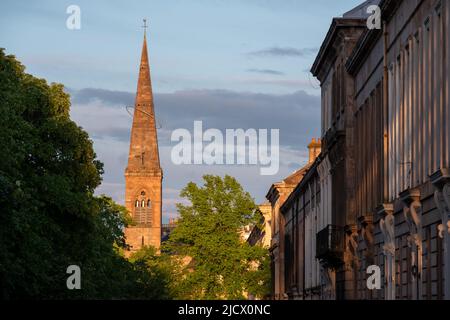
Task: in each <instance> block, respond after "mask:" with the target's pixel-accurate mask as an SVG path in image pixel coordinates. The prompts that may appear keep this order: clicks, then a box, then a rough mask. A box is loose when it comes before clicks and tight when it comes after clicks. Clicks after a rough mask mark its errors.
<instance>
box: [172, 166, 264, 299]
mask: <svg viewBox="0 0 450 320" xmlns="http://www.w3.org/2000/svg"><path fill="white" fill-rule="evenodd" d="M203 179H204V185H203V186H202V187H199V186H197V185H196V184H195V183H192V182H191V183H189V184H188V185H187V186H186V187H185V188H184V189H183V191H182V192H181V196H182V197H184V198H186V199H187V200H188V201H189V202H190V205H183V204H178V211H179V214H180V220H179V221H178V225H177V227H176V228H175V229H174V231H173V232H172V234H171V235H170V238H169V241H168V243H167V244H166V245H165V247H164V249H165V250H167V251H168V252H170V253H171V254H174V255H178V256H181V257H187V261H185V264H184V273H183V278H182V280H181V281H180V282H179V288H178V293H179V296H178V297H177V298H180V299H243V298H245V293H248V292H251V293H252V294H254V295H256V296H258V297H263V296H264V295H266V294H267V290H268V284H269V283H270V281H269V275H270V273H269V269H268V252H267V250H266V249H264V248H262V247H258V246H255V247H252V246H250V245H249V244H248V243H247V242H245V241H243V239H242V237H241V232H242V231H243V228H244V227H245V226H247V225H252V224H256V223H258V221H259V219H260V214H259V213H258V209H257V206H256V205H255V203H254V201H253V199H252V198H251V196H250V194H249V193H247V192H245V191H244V190H243V188H242V187H241V185H240V184H239V183H238V182H237V181H236V180H235V179H234V178H232V177H230V176H225V177H224V178H223V179H222V178H221V177H218V176H211V175H205V176H204V177H203Z"/></svg>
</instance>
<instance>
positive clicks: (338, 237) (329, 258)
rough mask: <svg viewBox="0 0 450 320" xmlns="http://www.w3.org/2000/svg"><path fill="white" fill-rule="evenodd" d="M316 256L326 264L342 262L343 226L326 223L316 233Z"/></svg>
mask: <svg viewBox="0 0 450 320" xmlns="http://www.w3.org/2000/svg"><path fill="white" fill-rule="evenodd" d="M316 241H317V244H316V257H317V259H319V260H320V261H321V262H322V263H324V264H327V265H336V264H340V263H341V262H342V257H343V253H344V243H345V232H344V228H342V227H338V226H333V225H328V226H327V227H325V228H324V229H323V230H321V231H319V232H318V233H317V238H316Z"/></svg>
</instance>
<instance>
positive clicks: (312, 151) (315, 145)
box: [308, 138, 322, 164]
mask: <svg viewBox="0 0 450 320" xmlns="http://www.w3.org/2000/svg"><path fill="white" fill-rule="evenodd" d="M308 149H309V161H308V163H309V164H311V163H313V162H314V161H315V160H316V158H317V157H318V156H319V154H320V152H321V150H322V142H321V141H320V139H317V140H316V139H315V138H312V140H311V143H310V144H309V145H308Z"/></svg>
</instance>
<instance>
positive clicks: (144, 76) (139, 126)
mask: <svg viewBox="0 0 450 320" xmlns="http://www.w3.org/2000/svg"><path fill="white" fill-rule="evenodd" d="M142 170H144V171H147V170H152V171H154V170H161V169H160V163H159V153H158V137H157V132H156V121H155V110H154V106H153V92H152V83H151V78H150V65H149V61H148V52H147V36H146V34H145V33H144V43H143V45H142V55H141V64H140V68H139V78H138V85H137V92H136V100H135V104H134V116H133V127H132V129H131V139H130V152H129V156H128V167H127V172H136V171H142Z"/></svg>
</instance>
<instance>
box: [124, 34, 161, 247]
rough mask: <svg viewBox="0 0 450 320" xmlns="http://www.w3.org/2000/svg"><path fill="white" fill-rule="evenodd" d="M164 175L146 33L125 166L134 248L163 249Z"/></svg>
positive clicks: (129, 231)
mask: <svg viewBox="0 0 450 320" xmlns="http://www.w3.org/2000/svg"><path fill="white" fill-rule="evenodd" d="M162 177H163V175H162V170H161V167H160V163H159V153H158V137H157V132H156V121H155V111H154V107H153V93H152V85H151V79H150V66H149V62H148V52H147V38H146V34H145V33H144V43H143V46H142V55H141V65H140V68H139V79H138V85H137V93H136V100H135V104H134V115H133V126H132V128H131V138H130V152H129V156H128V166H127V168H126V169H125V206H126V208H127V209H128V212H129V213H130V214H131V216H132V218H133V221H134V225H132V226H130V227H129V228H127V229H126V230H125V236H126V239H127V244H128V245H129V246H130V251H131V252H134V251H137V250H139V249H141V248H142V247H143V246H148V245H151V246H154V247H156V248H157V249H159V247H160V245H161V205H162V203H161V193H162Z"/></svg>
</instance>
